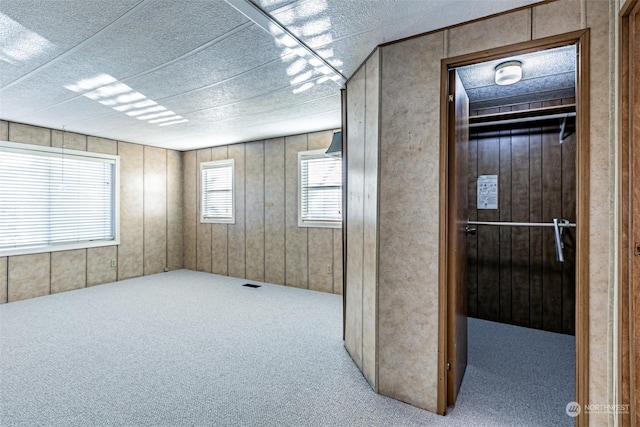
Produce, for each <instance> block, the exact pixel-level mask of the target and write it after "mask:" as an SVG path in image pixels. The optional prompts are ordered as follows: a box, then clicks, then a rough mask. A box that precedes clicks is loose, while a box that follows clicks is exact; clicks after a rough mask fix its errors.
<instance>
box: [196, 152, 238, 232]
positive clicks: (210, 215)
mask: <svg viewBox="0 0 640 427" xmlns="http://www.w3.org/2000/svg"><path fill="white" fill-rule="evenodd" d="M233 169H234V163H233V159H231V160H221V161H214V162H207V163H202V164H201V175H202V214H201V221H202V222H224V223H233V221H234V215H233V214H234V212H233V211H234V203H233Z"/></svg>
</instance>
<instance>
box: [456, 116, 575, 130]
mask: <svg viewBox="0 0 640 427" xmlns="http://www.w3.org/2000/svg"><path fill="white" fill-rule="evenodd" d="M575 116H576V113H575V112H571V113H558V114H548V115H544V116H533V117H523V118H520V119H505V120H494V121H488V122H478V123H469V127H470V128H477V127H482V126H496V125H508V124H514V123H526V122H536V121H540V120H551V119H563V118H566V117H575Z"/></svg>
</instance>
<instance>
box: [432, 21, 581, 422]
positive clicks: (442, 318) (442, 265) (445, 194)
mask: <svg viewBox="0 0 640 427" xmlns="http://www.w3.org/2000/svg"><path fill="white" fill-rule="evenodd" d="M589 34H590V33H589V29H585V30H579V31H574V32H570V33H566V34H560V35H557V36H552V37H546V38H542V39H537V40H531V41H528V42H524V43H518V44H514V45H510V46H503V47H499V48H495V49H491V50H486V51H481V52H477V53H471V54H467V55H462V56H457V57H453V58H445V59H443V60H442V62H441V73H440V75H441V82H440V87H441V93H440V177H441V179H440V202H439V203H440V217H439V221H440V233H439V246H440V248H441V250H440V255H439V260H438V268H439V278H438V281H439V285H438V289H439V296H438V312H439V313H438V318H439V322H438V398H437V412H438V413H439V414H445V413H446V411H447V390H448V384H447V366H446V364H447V360H448V357H447V345H448V342H449V339H450V338H449V334H450V332H451V331H450V327H449V324H448V322H447V319H448V311H449V307H448V289H449V286H450V285H449V282H450V278H449V276H448V273H447V271H448V265H449V263H450V262H451V254H450V248H449V245H448V240H447V236H448V234H449V227H450V226H451V225H450V224H449V223H448V216H449V188H450V184H449V182H448V181H449V180H448V176H449V167H448V164H449V158H448V151H449V148H450V145H451V144H452V143H454V141H450V138H449V127H450V117H449V112H448V111H449V108H448V95H449V93H450V92H449V79H448V75H449V73H448V72H449V69H451V68H455V67H461V66H465V65H471V64H476V63H479V62H486V61H491V60H494V59H499V58H505V57H508V56H513V55H522V54H526V53H531V52H535V51H539V50H544V49H551V48H555V47H561V46H568V45H575V46H576V49H577V62H576V223H577V224H578V227H577V229H576V301H575V304H576V307H575V313H576V314H575V316H576V317H575V319H576V322H575V324H576V334H575V343H576V395H575V401H576V402H578V403H579V404H581V405H584V404H586V403H588V402H589V400H588V390H589V322H588V320H589V127H590V125H589ZM576 425H578V426H587V425H588V414H586V413H584V412H583V413H582V414H581V415H579V416H578V417H576Z"/></svg>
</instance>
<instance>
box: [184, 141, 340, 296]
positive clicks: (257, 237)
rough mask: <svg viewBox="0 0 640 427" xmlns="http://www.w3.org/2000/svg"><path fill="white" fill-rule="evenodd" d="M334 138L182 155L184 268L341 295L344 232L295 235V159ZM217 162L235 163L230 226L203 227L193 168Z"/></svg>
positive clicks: (325, 230) (253, 144) (304, 229)
mask: <svg viewBox="0 0 640 427" xmlns="http://www.w3.org/2000/svg"><path fill="white" fill-rule="evenodd" d="M333 132H334V131H332V130H329V131H324V132H315V133H310V134H302V135H295V136H289V137H285V138H275V139H270V140H266V141H255V142H248V143H243V144H234V145H229V146H220V147H213V148H206V149H201V150H194V151H187V152H185V153H184V157H183V171H184V189H183V193H184V267H185V268H188V269H191V270H198V271H205V272H211V273H216V274H222V275H227V276H232V277H239V278H246V279H248V280H255V281H264V282H268V283H275V284H281V285H287V286H296V287H300V288H305V289H312V290H317V291H323V292H331V293H339V294H341V293H342V230H341V229H333V228H309V227H298V152H300V151H306V150H315V149H321V148H327V147H328V146H329V144H330V143H331V138H332V136H333ZM223 159H234V160H235V177H234V178H235V204H236V212H235V215H236V218H235V224H203V223H200V214H199V212H200V179H199V170H200V166H199V165H200V163H202V162H207V161H210V160H223ZM327 268H330V269H331V272H330V273H329V272H328V271H327Z"/></svg>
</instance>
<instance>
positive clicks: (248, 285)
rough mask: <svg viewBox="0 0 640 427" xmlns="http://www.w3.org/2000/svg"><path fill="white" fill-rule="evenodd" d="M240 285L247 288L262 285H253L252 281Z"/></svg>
mask: <svg viewBox="0 0 640 427" xmlns="http://www.w3.org/2000/svg"><path fill="white" fill-rule="evenodd" d="M242 286H246V287H247V288H259V287H260V286H262V285H254V284H253V283H247V284H245V285H242Z"/></svg>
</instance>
